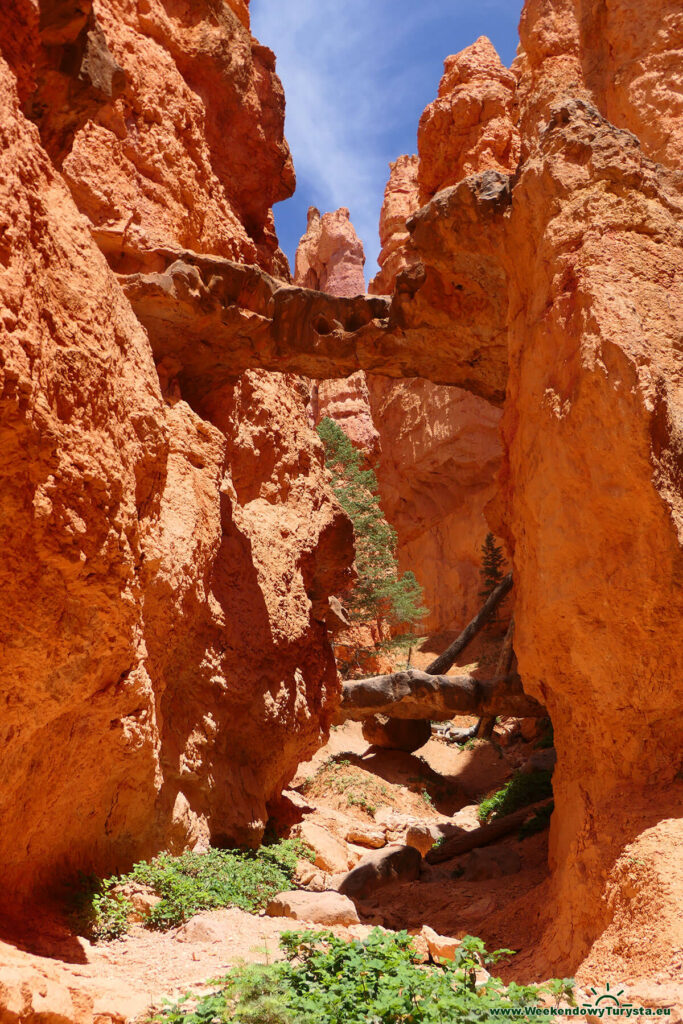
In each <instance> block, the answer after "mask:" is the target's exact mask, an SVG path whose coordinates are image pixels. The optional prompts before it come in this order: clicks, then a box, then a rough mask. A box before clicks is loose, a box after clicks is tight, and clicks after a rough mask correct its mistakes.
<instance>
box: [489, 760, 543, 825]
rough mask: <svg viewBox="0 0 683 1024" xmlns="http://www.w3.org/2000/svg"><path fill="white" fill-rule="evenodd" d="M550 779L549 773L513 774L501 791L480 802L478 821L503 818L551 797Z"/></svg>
mask: <svg viewBox="0 0 683 1024" xmlns="http://www.w3.org/2000/svg"><path fill="white" fill-rule="evenodd" d="M552 778H553V773H552V772H551V771H536V772H530V773H529V774H528V775H527V774H525V773H523V772H515V774H514V775H513V776H512V778H511V779H510V781H509V782H506V783H505V785H504V786H503V788H502V789H499V790H498V792H497V793H493V794H492V795H491V796H487V797H486V798H485V799H484V800H482V801H481V803H480V804H479V810H478V812H477V814H478V816H479V821H481V822H486V821H491V820H492V819H493V818H504V817H505V815H506V814H512V813H513V812H514V811H518V810H519V809H520V808H522V807H527V806H528V805H529V804H535V803H537V802H538V801H539V800H545V799H546V797H550V796H552V795H553V786H552Z"/></svg>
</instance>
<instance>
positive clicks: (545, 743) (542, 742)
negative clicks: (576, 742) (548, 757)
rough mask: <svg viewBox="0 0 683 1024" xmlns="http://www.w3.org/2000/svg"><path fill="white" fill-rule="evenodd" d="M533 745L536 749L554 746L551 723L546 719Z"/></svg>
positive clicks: (546, 748) (553, 733)
mask: <svg viewBox="0 0 683 1024" xmlns="http://www.w3.org/2000/svg"><path fill="white" fill-rule="evenodd" d="M534 746H535V747H536V749H537V750H549V749H550V748H551V747H554V746H555V732H554V729H553V723H552V722H551V721H550V720H549V719H548V725H547V726H546V728H545V729H544V730H543V732H542V733H541V735H540V736H539V737H538V739H537V740H536V742H535V744H534Z"/></svg>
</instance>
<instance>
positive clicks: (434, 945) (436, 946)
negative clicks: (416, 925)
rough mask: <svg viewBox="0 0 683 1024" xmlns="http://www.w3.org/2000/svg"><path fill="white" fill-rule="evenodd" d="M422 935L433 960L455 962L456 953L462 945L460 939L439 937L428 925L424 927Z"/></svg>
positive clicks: (447, 936)
mask: <svg viewBox="0 0 683 1024" xmlns="http://www.w3.org/2000/svg"><path fill="white" fill-rule="evenodd" d="M421 935H422V938H423V939H424V941H425V942H426V943H427V949H428V950H429V953H430V956H431V957H432V959H433V960H455V951H456V949H457V948H458V946H459V945H460V939H453V938H451V936H450V935H439V934H438V933H437V932H435V931H434V929H433V928H430V927H429V925H427V924H426V925H424V926H423V928H422V932H421Z"/></svg>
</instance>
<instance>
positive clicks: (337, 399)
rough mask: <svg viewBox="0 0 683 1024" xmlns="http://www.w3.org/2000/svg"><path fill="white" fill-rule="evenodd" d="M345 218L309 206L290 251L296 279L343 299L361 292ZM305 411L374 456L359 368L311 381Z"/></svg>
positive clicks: (375, 441) (359, 255)
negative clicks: (296, 243) (293, 254)
mask: <svg viewBox="0 0 683 1024" xmlns="http://www.w3.org/2000/svg"><path fill="white" fill-rule="evenodd" d="M349 217H350V214H349V211H348V210H347V209H346V207H341V209H339V210H335V211H334V212H333V213H324V214H323V215H322V217H321V216H320V213H319V212H318V210H316V209H315V207H311V209H310V210H309V211H308V226H307V230H306V234H305V235H304V236H303V237H302V239H301V241H300V242H299V246H298V248H297V251H296V268H295V272H294V280H295V282H296V284H299V285H301V286H302V287H304V288H313V289H314V290H315V291H320V292H327V293H328V294H330V295H338V296H340V297H346V298H353V296H354V295H365V274H364V271H363V267H364V265H365V253H364V251H363V243H362V242H361V240H360V239H359V237H358V235H357V234H356V231H355V228H354V226H353V224H352V223H351V221H350V219H349ZM311 416H312V418H313V422H314V423H316V424H317V423H319V422H320V420H321V419H323V418H324V417H325V416H329V417H330V419H333V420H335V421H336V422H337V423H339V425H340V426H341V427H342V428H343V430H344V432H345V433H346V435H347V436H348V437H350V438H351V440H352V441H353V443H354V444H355V445H356V447H358V448H360V450H361V451H363V452H364V454H365V455H366V456H367V457H368V458H369V459H371V460H373V461H374V459H375V458H376V456H377V454H378V449H379V434H378V432H377V428H376V426H375V424H374V423H373V421H372V413H371V411H370V396H369V394H368V383H367V380H366V377H365V374H364V373H363V372H362V371H359V372H358V373H353V374H351V376H350V377H348V378H347V379H346V380H344V381H329V380H326V381H319V382H317V381H316V382H314V384H313V388H312V393H311Z"/></svg>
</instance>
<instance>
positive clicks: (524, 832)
mask: <svg viewBox="0 0 683 1024" xmlns="http://www.w3.org/2000/svg"><path fill="white" fill-rule="evenodd" d="M554 810H555V804H554V802H553V801H552V800H551V801H550V803H549V804H546V806H545V807H539V809H538V810H537V811H536V813H535V814H534V815H533V817H531V818H529V820H528V821H525V822H524V824H523V825H522V827H521V828H520V830H519V832H518V833H517V837H518V838H519V839H528V837H529V836H535V835H536V833H537V832H544V831H545V829H547V828H548V827H549V826H550V818H551V816H552V813H553V811H554Z"/></svg>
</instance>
